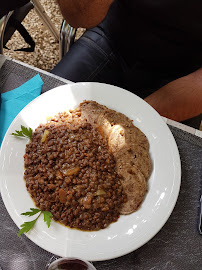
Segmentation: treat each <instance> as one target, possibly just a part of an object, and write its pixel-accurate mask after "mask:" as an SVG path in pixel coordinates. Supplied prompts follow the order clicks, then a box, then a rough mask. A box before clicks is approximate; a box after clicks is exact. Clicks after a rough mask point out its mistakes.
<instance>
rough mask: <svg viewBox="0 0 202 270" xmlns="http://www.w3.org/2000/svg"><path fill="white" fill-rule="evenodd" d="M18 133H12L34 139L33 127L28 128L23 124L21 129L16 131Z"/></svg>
mask: <svg viewBox="0 0 202 270" xmlns="http://www.w3.org/2000/svg"><path fill="white" fill-rule="evenodd" d="M15 132H16V133H11V135H14V136H17V137H27V138H29V139H30V140H31V139H32V129H31V128H26V127H24V126H22V125H21V130H20V131H18V130H16V131H15Z"/></svg>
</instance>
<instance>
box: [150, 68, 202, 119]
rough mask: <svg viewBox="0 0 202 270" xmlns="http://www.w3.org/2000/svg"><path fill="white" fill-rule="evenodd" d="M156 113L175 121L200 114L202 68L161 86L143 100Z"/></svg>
mask: <svg viewBox="0 0 202 270" xmlns="http://www.w3.org/2000/svg"><path fill="white" fill-rule="evenodd" d="M145 101H146V102H148V103H149V104H150V105H151V106H152V107H153V108H154V109H156V110H157V112H158V113H159V114H160V115H162V116H165V117H167V118H169V119H172V120H175V121H179V122H180V121H184V120H187V119H190V118H192V117H195V116H197V115H199V114H201V113H202V68H200V69H198V70H197V71H195V72H193V73H191V74H189V75H187V76H185V77H182V78H179V79H177V80H175V81H172V82H170V83H168V84H167V85H165V86H163V87H162V88H160V89H159V90H157V91H156V92H154V93H153V94H151V95H150V96H148V97H146V98H145Z"/></svg>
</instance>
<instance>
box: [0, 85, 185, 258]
mask: <svg viewBox="0 0 202 270" xmlns="http://www.w3.org/2000/svg"><path fill="white" fill-rule="evenodd" d="M0 164H1V165H0V179H1V195H2V198H3V201H4V204H5V207H6V208H7V210H8V213H9V214H10V216H11V218H12V219H13V221H14V222H15V224H16V225H17V226H18V227H19V230H20V233H19V235H20V234H21V233H26V235H27V237H28V238H29V239H30V240H32V241H33V242H34V243H36V244H37V245H38V246H40V247H41V248H43V249H45V250H47V251H49V252H51V253H53V254H56V255H59V256H61V257H79V258H82V259H85V260H89V261H101V260H108V259H112V258H116V257H119V256H122V255H125V254H127V253H130V252H132V251H134V250H136V249H138V248H139V247H141V246H142V245H144V244H145V243H147V242H148V241H149V240H150V239H151V238H152V237H154V236H155V235H156V234H157V232H158V231H159V230H160V229H161V228H162V227H163V225H164V224H165V223H166V221H167V220H168V218H169V216H170V214H171V213H172V210H173V208H174V206H175V203H176V201H177V198H178V194H179V190H180V182H181V165H180V157H179V152H178V148H177V145H176V142H175V140H174V138H173V135H172V133H171V132H170V130H169V128H168V126H167V125H166V124H165V122H164V120H163V119H162V118H161V116H160V115H159V114H158V113H157V112H156V111H155V110H154V109H153V108H152V107H151V106H150V105H148V104H147V103H146V102H145V101H144V100H142V99H141V98H139V97H138V96H136V95H134V94H132V93H130V92H128V91H126V90H124V89H121V88H119V87H115V86H112V85H107V84H102V83H88V82H86V83H75V84H69V85H64V86H60V87H57V88H55V89H52V90H50V91H48V92H46V93H44V94H42V95H41V96H39V97H38V98H36V99H34V100H33V101H32V102H31V103H29V104H28V105H27V106H26V107H25V108H24V109H23V110H22V111H21V112H20V113H19V114H18V115H17V116H16V118H15V119H14V120H13V122H12V124H11V125H10V127H9V129H8V131H7V133H6V135H5V137H4V140H3V143H2V146H1V152H0ZM22 213H24V214H23V215H22ZM44 221H45V222H44ZM47 225H48V226H47ZM16 237H17V235H16ZM19 237H20V236H19Z"/></svg>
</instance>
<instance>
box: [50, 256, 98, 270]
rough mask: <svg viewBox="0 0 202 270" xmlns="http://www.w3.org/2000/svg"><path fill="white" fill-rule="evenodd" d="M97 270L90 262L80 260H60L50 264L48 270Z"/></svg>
mask: <svg viewBox="0 0 202 270" xmlns="http://www.w3.org/2000/svg"><path fill="white" fill-rule="evenodd" d="M61 269H63V270H96V268H95V267H94V266H93V265H92V264H91V263H90V262H88V261H85V260H83V259H80V258H74V257H72V258H60V259H56V260H55V261H53V262H51V263H49V265H47V267H46V270H61Z"/></svg>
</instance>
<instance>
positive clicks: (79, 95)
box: [0, 83, 181, 261]
mask: <svg viewBox="0 0 202 270" xmlns="http://www.w3.org/2000/svg"><path fill="white" fill-rule="evenodd" d="M83 100H95V101H97V102H99V103H100V104H104V105H106V106H107V107H109V108H111V109H115V110H116V111H119V112H122V113H124V114H125V115H127V116H128V117H129V118H131V119H132V120H133V122H134V124H135V125H136V126H137V127H138V128H140V129H141V130H142V131H143V132H144V133H145V134H146V136H147V138H148V140H149V143H150V155H151V159H152V164H153V171H152V174H151V177H150V179H149V182H148V183H149V187H148V193H147V195H146V198H145V200H144V202H143V204H142V206H141V207H140V209H139V210H138V211H137V212H135V213H133V214H131V215H126V216H121V217H120V218H119V220H118V221H117V222H115V223H113V224H111V225H110V226H109V227H108V228H106V229H104V230H100V231H97V232H82V231H78V230H75V229H69V228H67V227H64V226H62V225H60V224H58V223H56V222H52V224H51V226H50V228H49V229H48V228H47V226H46V224H45V223H44V222H43V218H42V217H40V219H39V220H38V221H37V223H36V225H35V227H34V229H32V230H31V231H30V232H29V233H27V237H29V239H31V240H32V241H33V242H34V243H36V244H37V245H39V246H40V247H42V248H43V249H45V250H47V251H50V252H52V253H54V254H56V255H59V256H71V257H72V256H75V257H80V258H83V259H86V260H89V261H100V260H107V259H112V258H116V257H119V256H121V255H124V254H127V253H129V252H131V251H133V250H135V249H137V248H139V247H140V246H142V245H143V244H145V243H146V242H148V241H149V240H150V239H151V238H152V237H153V236H154V235H155V234H156V233H157V232H158V231H159V230H160V229H161V228H162V226H163V225H164V224H165V222H166V221H167V219H168V218H169V216H170V214H171V212H172V210H173V208H174V206H175V203H176V200H177V197H178V193H179V189H180V181H181V167H180V158H179V152H178V149H177V146H176V143H175V140H174V138H173V136H172V134H171V132H170V130H169V128H168V127H167V125H166V124H165V123H164V121H163V120H162V118H161V117H160V115H159V114H158V113H157V112H156V111H155V110H154V109H153V108H152V107H150V106H149V105H148V104H147V103H146V102H144V101H143V100H142V99H140V98H139V97H137V96H136V95H134V94H132V93H130V92H128V91H126V90H123V89H121V88H118V87H114V86H110V85H106V84H99V83H77V84H70V85H64V86H60V87H57V88H55V89H53V90H50V91H48V92H46V93H45V94H43V95H41V96H40V97H38V98H36V99H35V100H34V101H32V102H31V103H30V104H28V105H27V106H26V107H25V108H24V109H23V110H22V111H21V112H20V113H19V114H18V116H17V117H16V118H15V119H14V121H13V122H12V124H11V125H10V127H9V129H8V131H7V133H6V136H5V138H4V141H3V143H2V147H1V153H0V179H1V193H2V198H3V201H4V203H5V206H6V208H7V210H8V212H9V214H10V216H11V218H12V219H13V221H14V222H15V223H16V225H17V226H18V227H19V226H20V225H21V224H22V223H24V222H25V221H30V220H31V218H28V217H25V216H21V215H20V214H21V213H22V212H26V211H27V210H29V208H30V207H34V204H33V201H32V199H31V197H30V195H29V193H28V192H27V190H26V187H25V182H24V180H23V173H24V165H23V163H24V161H23V155H24V152H25V146H26V143H27V142H28V140H27V139H21V138H16V137H14V136H11V135H10V134H11V133H12V132H14V131H15V130H19V129H20V126H21V125H24V126H27V127H31V128H32V129H35V128H36V127H37V126H38V125H39V123H41V122H46V117H48V116H53V115H55V114H56V113H57V112H62V111H65V110H68V109H73V108H75V107H77V106H78V105H79V103H80V102H82V101H83ZM16 237H17V235H16Z"/></svg>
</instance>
